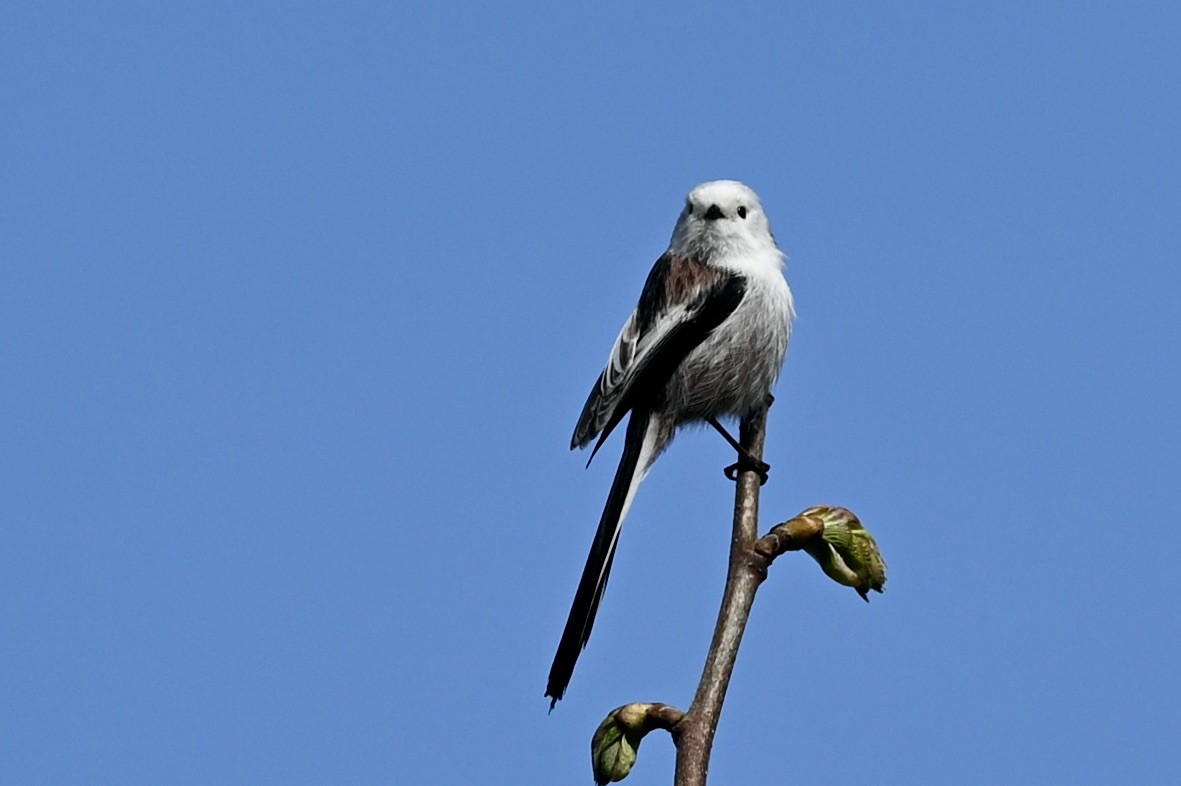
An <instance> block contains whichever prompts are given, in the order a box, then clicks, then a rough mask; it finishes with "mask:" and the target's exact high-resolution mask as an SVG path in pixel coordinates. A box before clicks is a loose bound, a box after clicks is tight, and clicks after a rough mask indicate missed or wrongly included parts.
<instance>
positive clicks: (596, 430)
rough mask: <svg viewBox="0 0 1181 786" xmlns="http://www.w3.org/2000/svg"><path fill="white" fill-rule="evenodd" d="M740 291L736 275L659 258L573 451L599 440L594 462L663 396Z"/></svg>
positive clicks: (580, 423) (581, 419) (581, 420)
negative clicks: (633, 416) (614, 436)
mask: <svg viewBox="0 0 1181 786" xmlns="http://www.w3.org/2000/svg"><path fill="white" fill-rule="evenodd" d="M745 292H746V282H745V279H743V278H742V277H741V276H739V275H736V274H733V273H727V272H725V271H721V270H718V269H717V268H712V267H708V266H706V265H704V264H701V263H699V262H694V261H693V260H688V259H685V258H681V257H675V256H673V255H671V254H665V255H664V256H662V257H661V258H660V259H659V260H657V262H656V264H655V265H654V266H653V268H652V272H651V273H649V274H648V279H647V281H645V283H644V289H643V292H642V293H641V295H640V302H639V304H638V305H637V306H636V309H635V311H633V312H632V314H631V316H630V317H629V318H628V320H627V322H626V323H625V324H624V326H623V329H622V330H621V331H620V333H619V336H618V338H616V340H615V345H614V346H613V347H612V349H611V356H610V358H609V359H608V361H607V365H606V366H605V367H604V369H603V371H602V373H601V374H599V378H598V380H597V381H596V382H595V385H594V387H593V388H592V389H591V393H590V396H589V397H588V398H587V400H586V404H585V406H583V408H582V415H581V416H580V417H579V419H578V425H577V426H576V427H575V429H574V435H573V437H572V439H571V441H570V447H571V449H573V448H584V447H586V446H587V445H589V444H590V443H591V442H592V441H594V440H595V438H596V437H598V441H597V443H596V445H595V448H594V450H593V451H592V452H591V458H592V459H593V458H594V455H595V452H597V451H598V449H599V447H600V446H602V444H603V441H604V440H605V439H606V438H607V436H608V435H609V434H610V433H611V431H612V430H613V429H614V428H615V427H616V426H617V425H618V424H619V422H620V421H621V420H622V419H623V417H624V416H625V415H626V414H627V413H628V412H629V411H630V410H631V409H632V408H633V407H635V406H637V404H639V403H641V402H643V401H644V400H645V398H655V397H658V396H660V395H661V394H662V393H663V391H664V388H665V386H666V384H667V382H668V380H669V379H670V378H671V377H672V375H673V373H675V372H676V369H677V367H678V366H679V365H680V363H681V361H683V360H684V359H685V357H686V356H687V355H688V354H689V353H690V352H692V351H693V350H694V349H695V348H696V347H697V346H698V345H699V344H700V343H701V342H702V341H704V340H705V339H706V338H708V337H709V335H710V333H712V332H713V330H714V328H716V327H717V326H718V325H720V324H721V323H722V322H724V321H725V320H726V318H727V317H729V316H730V314H732V313H733V312H734V310H735V309H736V308H738V304H739V303H741V302H742V298H743V296H744V295H745ZM587 463H590V462H589V461H588V462H587Z"/></svg>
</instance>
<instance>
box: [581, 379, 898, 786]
mask: <svg viewBox="0 0 1181 786" xmlns="http://www.w3.org/2000/svg"><path fill="white" fill-rule="evenodd" d="M769 406H770V403H769V402H768V404H767V406H765V407H763V408H762V409H760V410H759V411H757V412H755V413H754V414H752V415H751V416H749V417H748V418H745V419H744V420H743V421H742V429H741V432H740V434H741V439H740V442H741V445H742V448H743V449H745V450H746V451H747V454H748V457H749V458H751V459H753V461H749V462H748V463H750V464H755V465H757V464H758V463H759V462H761V460H762V457H763V443H764V441H765V438H766V430H767V408H768V407H769ZM759 486H760V478H759V475H758V473H757V472H755V471H750V470H747V471H744V472H742V474H740V475H739V476H738V481H737V488H736V490H735V492H734V530H733V534H732V536H731V539H730V566H729V570H728V571H727V574H726V589H725V592H724V593H723V595H722V607H721V609H720V610H719V611H718V620H717V623H716V625H715V627H714V636H713V640H712V641H711V642H710V647H709V654H708V655H707V656H706V659H705V668H704V670H703V671H702V674H701V682H699V683H698V685H697V694H696V695H695V696H694V697H693V703H692V704H691V705H689V710H688V711H687V712H685V713H681V711H680V710H678V709H676V708H675V707H671V706H669V705H666V704H646V703H634V704H627V705H624V706H622V707H618V708H616V709H615V710H612V711H611V713H609V714H608V715H607V717H606V718H605V719H604V720H603V722H602V723H601V724H600V725H599V728H598V730H597V731H596V732H595V736H594V739H593V740H592V742H591V761H592V765H593V767H594V773H595V782H596V783H599V784H606V783H609V782H613V781H618V780H621V779H623V778H625V777H627V775H628V773H629V772H631V768H632V765H633V764H634V763H635V761H636V752H637V750H638V748H639V744H640V740H641V739H643V737H644V735H646V734H647V733H648V732H650V731H652V730H653V729H664V730H665V731H668V732H669V733H670V734H671V735H672V738H673V743H674V744H675V745H676V748H677V766H676V775H675V777H674V780H673V783H674V786H705V782H706V778H707V776H708V774H709V758H710V753H711V751H712V749H713V741H714V734H715V733H716V731H717V728H718V719H719V717H720V716H721V713H722V703H723V702H724V701H725V699H726V689H727V688H728V687H729V685H730V677H731V675H732V674H733V673H734V663H735V661H736V659H737V657H738V647H739V645H741V644H742V635H743V633H744V632H745V630H746V623H747V621H748V620H749V619H750V609H751V606H752V605H753V604H754V600H755V593H756V592H758V589H759V585H761V584H762V583H763V581H764V580H765V579H766V578H767V570H768V568H769V567H770V566H771V563H772V562H774V561H775V559H776V558H777V557H778V556H780V555H781V554H784V553H786V552H788V551H807V552H808V554H809V555H810V556H811V557H812V558H813V559H815V560H816V562H817V563H819V565H820V567H821V569H822V570H823V571H824V573H825V574H826V575H827V576H828V577H829V578H831V579H832V580H834V581H836V582H837V583H839V584H844V585H845V586H848V587H852V588H854V589H855V590H856V591H857V593H858V594H859V595H860V596H861V597H862V598H864V599H865V600H869V596H868V594H867V593H868V591H869V590H874V591H876V592H881V591H882V587H883V586H884V585H885V582H886V563H885V561H884V560H883V559H882V556H881V553H880V552H879V551H878V547H877V543H876V542H875V541H874V539H873V536H872V535H870V534H869V532H867V531H866V530H865V528H864V527H862V526H861V522H860V521H858V519H857V516H855V515H853V513H852V512H851V511H849V510H846V509H845V508H838V507H830V506H828V505H814V506H812V507H810V508H808V509H807V510H805V511H803V512H802V513H800V514H799V515H798V516H796V517H795V518H792V519H790V520H788V521H785V522H783V523H782V524H778V525H776V526H774V527H772V528H771V530H770V531H769V532H768V533H767V534H766V535H764V536H763V537H761V538H760V537H759V536H758V526H759Z"/></svg>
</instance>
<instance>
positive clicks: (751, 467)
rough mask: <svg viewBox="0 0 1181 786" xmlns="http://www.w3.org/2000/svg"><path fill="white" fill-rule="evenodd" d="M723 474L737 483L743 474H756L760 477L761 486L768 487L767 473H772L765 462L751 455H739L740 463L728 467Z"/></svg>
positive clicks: (769, 466)
mask: <svg viewBox="0 0 1181 786" xmlns="http://www.w3.org/2000/svg"><path fill="white" fill-rule="evenodd" d="M722 471H723V472H725V473H726V477H727V478H729V479H730V480H733V481H737V480H738V476H739V475H740V474H742V473H743V472H754V473H755V474H757V475H758V476H759V485H760V486H765V485H767V473H769V472H770V471H771V465H770V464H768V463H767V462H765V461H761V460H760V459H757V458H755V457H754V456H752V455H750V454H749V453H745V452H743V453H739V454H738V461H736V462H735V463H733V464H731V465H730V466H728V467H726V468H725V469H724V470H722Z"/></svg>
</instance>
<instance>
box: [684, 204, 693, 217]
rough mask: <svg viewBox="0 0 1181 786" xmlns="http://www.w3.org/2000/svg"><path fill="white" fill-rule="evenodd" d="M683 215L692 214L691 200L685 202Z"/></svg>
mask: <svg viewBox="0 0 1181 786" xmlns="http://www.w3.org/2000/svg"><path fill="white" fill-rule="evenodd" d="M685 215H687V216H691V215H693V203H692V202H686V203H685Z"/></svg>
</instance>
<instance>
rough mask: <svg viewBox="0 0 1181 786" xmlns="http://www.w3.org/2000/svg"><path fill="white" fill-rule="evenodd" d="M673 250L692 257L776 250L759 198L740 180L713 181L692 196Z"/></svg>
mask: <svg viewBox="0 0 1181 786" xmlns="http://www.w3.org/2000/svg"><path fill="white" fill-rule="evenodd" d="M670 249H671V250H672V251H674V252H675V253H680V254H686V255H691V256H704V257H706V258H709V257H713V256H714V255H715V254H730V253H751V252H759V251H764V250H775V249H776V246H775V238H774V237H772V235H771V223H770V222H769V221H768V220H767V214H766V213H764V212H763V206H762V204H761V203H760V202H759V195H758V194H756V193H755V192H754V190H753V189H751V188H750V187H749V186H747V185H745V184H743V183H739V182H738V181H737V180H711V181H710V182H708V183H702V184H701V185H699V186H697V187H696V188H694V189H693V190H692V191H690V192H689V196H688V197H686V198H685V209H684V210H682V211H681V215H680V217H679V218H678V219H677V226H676V228H675V229H674V230H673V236H672V242H671V244H670Z"/></svg>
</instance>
